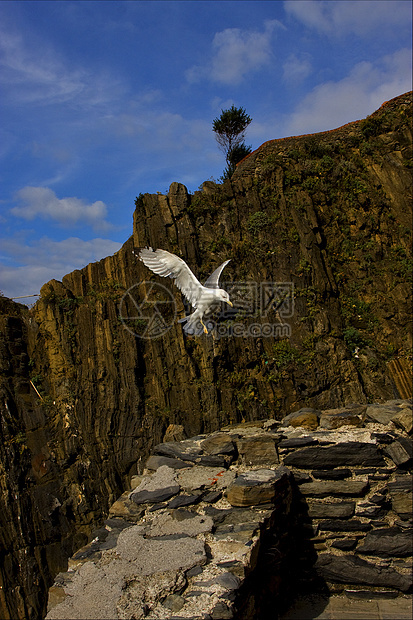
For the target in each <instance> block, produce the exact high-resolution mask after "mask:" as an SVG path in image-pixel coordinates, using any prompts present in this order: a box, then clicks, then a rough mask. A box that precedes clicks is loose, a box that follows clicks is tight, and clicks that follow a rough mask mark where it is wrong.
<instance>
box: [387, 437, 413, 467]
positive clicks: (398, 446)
mask: <svg viewBox="0 0 413 620" xmlns="http://www.w3.org/2000/svg"><path fill="white" fill-rule="evenodd" d="M385 452H386V454H387V455H388V456H389V457H390V458H391V460H392V461H393V462H394V463H395V464H396V465H399V466H400V465H402V466H403V465H408V464H409V463H410V462H411V461H412V460H413V443H412V440H411V439H410V438H408V437H399V438H398V440H397V441H394V442H393V443H391V444H389V445H388V446H386V448H385Z"/></svg>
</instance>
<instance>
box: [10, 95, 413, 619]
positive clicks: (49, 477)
mask: <svg viewBox="0 0 413 620" xmlns="http://www.w3.org/2000/svg"><path fill="white" fill-rule="evenodd" d="M411 99H412V97H411V93H407V94H405V95H402V96H400V97H398V98H396V99H394V100H392V101H390V102H388V103H386V104H384V105H383V106H382V107H381V108H380V109H379V110H378V111H377V112H376V113H375V114H373V115H372V116H371V117H369V118H367V119H366V120H364V121H360V122H355V123H350V124H349V125H347V126H345V127H343V128H340V129H337V130H335V131H332V132H325V133H321V134H316V135H313V136H301V137H296V138H288V139H284V140H276V141H271V142H268V143H265V144H264V145H263V146H262V147H260V148H259V149H258V150H257V151H255V152H254V153H252V154H251V155H250V156H249V157H247V158H246V159H245V160H244V161H243V162H241V163H240V164H239V166H238V168H237V171H236V173H235V174H234V176H233V178H232V179H231V181H228V182H226V183H224V184H223V185H218V184H215V183H213V182H211V181H209V182H206V183H204V185H203V188H202V191H201V190H200V191H199V192H195V194H194V195H189V194H188V192H187V191H186V188H185V187H184V186H183V185H181V184H179V183H173V184H172V185H171V187H170V190H169V193H168V195H167V196H163V195H160V194H158V195H149V194H146V195H139V197H138V198H137V199H136V209H135V213H134V224H133V235H132V237H131V238H130V239H129V240H128V241H127V242H126V243H125V244H124V246H123V247H122V249H121V250H120V251H119V252H118V253H117V254H115V255H114V256H110V257H108V258H106V259H103V260H102V261H100V262H98V263H93V264H90V265H88V266H87V267H85V268H84V269H82V270H78V271H74V272H73V273H71V274H68V275H67V276H65V277H64V278H63V281H62V282H57V281H55V280H53V281H51V282H49V283H47V284H45V285H44V287H43V288H42V291H41V298H40V300H39V301H38V303H37V304H36V305H35V307H34V309H33V310H32V311H30V312H29V311H28V310H27V309H25V308H24V307H22V306H19V305H16V304H12V303H11V302H9V301H7V300H4V299H2V300H0V301H1V309H2V318H1V321H2V330H1V338H2V341H1V342H2V350H3V352H4V355H2V357H3V360H4V364H3V368H2V375H1V389H2V391H3V393H4V400H3V402H5V403H6V405H4V406H3V405H2V410H1V419H2V425H1V428H2V433H3V442H2V448H1V450H2V454H1V466H2V478H1V485H2V487H1V488H2V497H1V501H2V510H1V511H0V526H1V535H2V547H3V551H2V553H3V554H4V562H3V568H2V571H1V579H2V582H3V584H2V585H3V589H2V590H0V591H1V595H0V600H1V601H2V608H4V611H2V615H3V616H4V617H5V618H7V617H8V616H11V617H13V618H14V617H27V618H37V617H38V616H39V614H41V613H44V610H45V595H46V584H48V583H50V581H51V579H52V576H53V575H54V574H55V573H56V572H58V571H59V570H62V569H63V568H64V562H65V557H67V556H68V555H70V553H71V552H72V550H73V548H75V547H76V546H79V544H81V542H82V537H83V539H86V537H87V536H88V535H89V534H90V532H91V529H92V527H93V525H94V524H96V523H97V522H99V521H101V520H102V518H103V517H104V515H105V514H106V512H107V510H108V508H109V506H110V505H111V503H113V501H114V500H115V499H116V497H117V496H118V495H119V493H120V492H122V491H123V490H124V489H125V488H126V487H127V485H128V483H129V480H130V477H131V476H132V475H134V474H136V473H139V467H140V463H141V462H142V460H144V459H145V458H146V457H147V455H148V454H149V452H150V451H151V449H152V448H153V447H154V446H155V445H156V444H158V443H159V442H160V441H161V440H162V438H163V436H164V433H165V430H166V428H167V427H168V425H169V424H171V423H173V424H181V425H182V426H183V427H184V432H185V433H186V436H193V435H196V434H198V433H200V432H203V433H208V432H212V431H214V430H216V429H218V428H220V427H222V426H223V425H225V424H227V423H235V422H239V421H241V420H242V419H244V420H252V419H256V420H259V419H264V418H268V417H275V418H281V417H282V416H284V415H286V414H288V413H290V412H294V411H297V410H299V409H300V408H302V407H305V406H307V407H314V408H318V409H326V408H333V407H339V406H342V405H345V404H348V403H351V402H358V403H367V402H373V401H376V400H379V401H380V400H386V399H390V398H408V397H410V395H411V375H410V365H411V364H410V360H411V357H410V355H411V353H410V351H411V331H410V321H411V281H410V280H409V277H410V276H409V274H410V273H411V249H410V248H411V221H410V210H411V166H412V150H411V149H412V131H411V122H410V119H411V104H412V101H411ZM144 245H151V246H152V247H160V248H164V249H167V250H170V251H172V252H174V253H176V254H179V255H180V256H182V257H183V258H184V259H185V260H186V261H187V262H188V264H189V265H190V266H191V268H192V269H193V270H194V271H195V273H196V274H197V275H198V276H199V277H200V279H201V280H202V279H205V278H206V277H207V276H208V275H209V274H210V273H211V272H212V271H213V269H214V268H215V267H216V266H217V265H218V264H220V263H221V262H222V261H223V260H225V259H227V258H231V259H232V261H231V263H230V264H229V265H228V267H227V268H226V269H225V272H224V278H225V280H226V281H227V282H228V286H227V289H228V291H229V292H230V294H231V296H232V298H233V300H234V301H236V303H235V306H236V308H237V310H236V313H235V314H232V315H230V316H228V317H225V320H224V321H223V322H221V323H219V325H218V333H217V336H218V337H216V338H213V337H212V336H202V337H200V338H197V339H194V338H187V337H184V336H183V333H182V327H181V325H180V324H177V322H176V318H177V317H178V316H183V314H184V306H183V304H182V300H181V296H180V295H179V294H177V292H176V290H175V289H174V287H173V285H172V284H171V282H170V281H169V280H168V281H166V280H162V285H165V287H166V288H165V289H160V288H156V286H158V284H159V283H160V279H159V278H158V277H157V276H154V275H153V274H151V272H149V271H148V270H147V269H146V268H145V267H144V266H143V265H142V264H141V263H140V262H139V261H137V260H136V258H135V257H134V255H133V253H132V250H133V249H134V248H136V247H140V246H144ZM143 281H146V282H147V284H140V283H142V282H143ZM275 283H276V284H275ZM154 284H155V285H156V286H155V288H153V285H154ZM150 295H154V300H155V301H156V300H157V301H160V302H163V303H161V304H160V306H159V307H162V308H163V310H162V312H163V314H162V313H161V314H162V316H161V318H159V316H158V317H157V320H158V323H159V322H160V323H159V324H157V323H156V322H155V323H153V322H151V319H152V318H153V315H150V313H149V315H148V313H147V309H148V307H149V310H151V309H152V310H153V308H154V306H153V305H151V303H152V301H153V300H151V298H150ZM145 300H146V301H145ZM137 309H138V310H139V311H138V312H137V311H136V310H137ZM142 309H144V310H145V312H144V313H143V314H142ZM175 309H176V312H177V317H176V318H175V316H174V312H175ZM148 316H149V319H148ZM159 325H160V327H161V332H163V333H162V335H161V337H158V338H154V337H150V336H151V335H156V333H157V332H156V329H158V328H159ZM152 329H153V330H155V331H151V330H152ZM136 334H137V335H138V337H137V336H136ZM142 336H143V337H142ZM286 336H288V337H286ZM29 379H31V381H32V384H30V383H29ZM38 394H40V397H39V396H38ZM61 541H63V543H62V542H61ZM41 610H43V611H41Z"/></svg>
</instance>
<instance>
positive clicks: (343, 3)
mask: <svg viewBox="0 0 413 620" xmlns="http://www.w3.org/2000/svg"><path fill="white" fill-rule="evenodd" d="M284 9H285V11H286V13H287V14H289V15H292V16H293V17H295V18H296V19H297V20H299V21H301V22H302V23H303V24H304V25H306V26H308V27H309V28H313V29H315V30H317V31H318V32H322V33H324V34H331V35H333V36H338V35H342V34H349V33H354V34H357V35H360V36H362V35H367V34H375V35H379V36H383V35H386V34H389V35H392V36H395V35H396V36H397V27H404V26H406V25H407V26H408V25H409V24H410V23H411V15H412V10H411V3H410V2H406V1H405V0H362V1H361V0H334V2H332V1H331V0H287V1H286V2H284ZM395 27H396V29H395Z"/></svg>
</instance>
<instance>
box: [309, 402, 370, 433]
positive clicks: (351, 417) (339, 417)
mask: <svg viewBox="0 0 413 620" xmlns="http://www.w3.org/2000/svg"><path fill="white" fill-rule="evenodd" d="M363 409H364V410H365V407H363ZM362 424H363V413H362V412H361V411H360V412H359V409H338V410H337V409H328V410H326V411H323V413H322V415H321V416H320V427H321V428H328V429H335V428H340V427H341V426H361V425H362Z"/></svg>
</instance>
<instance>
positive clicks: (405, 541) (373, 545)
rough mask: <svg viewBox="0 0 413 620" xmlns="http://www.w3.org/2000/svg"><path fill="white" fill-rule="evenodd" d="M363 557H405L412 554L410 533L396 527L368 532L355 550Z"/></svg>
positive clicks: (412, 542)
mask: <svg viewBox="0 0 413 620" xmlns="http://www.w3.org/2000/svg"><path fill="white" fill-rule="evenodd" d="M357 553H362V554H363V555H376V556H379V557H382V558H392V557H407V556H411V555H412V553H413V538H412V534H411V532H405V531H403V530H401V529H400V528H398V527H386V528H384V527H383V528H380V529H378V530H373V531H372V532H369V533H368V534H367V536H366V538H365V539H364V541H363V544H362V545H360V546H359V547H358V549H357Z"/></svg>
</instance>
